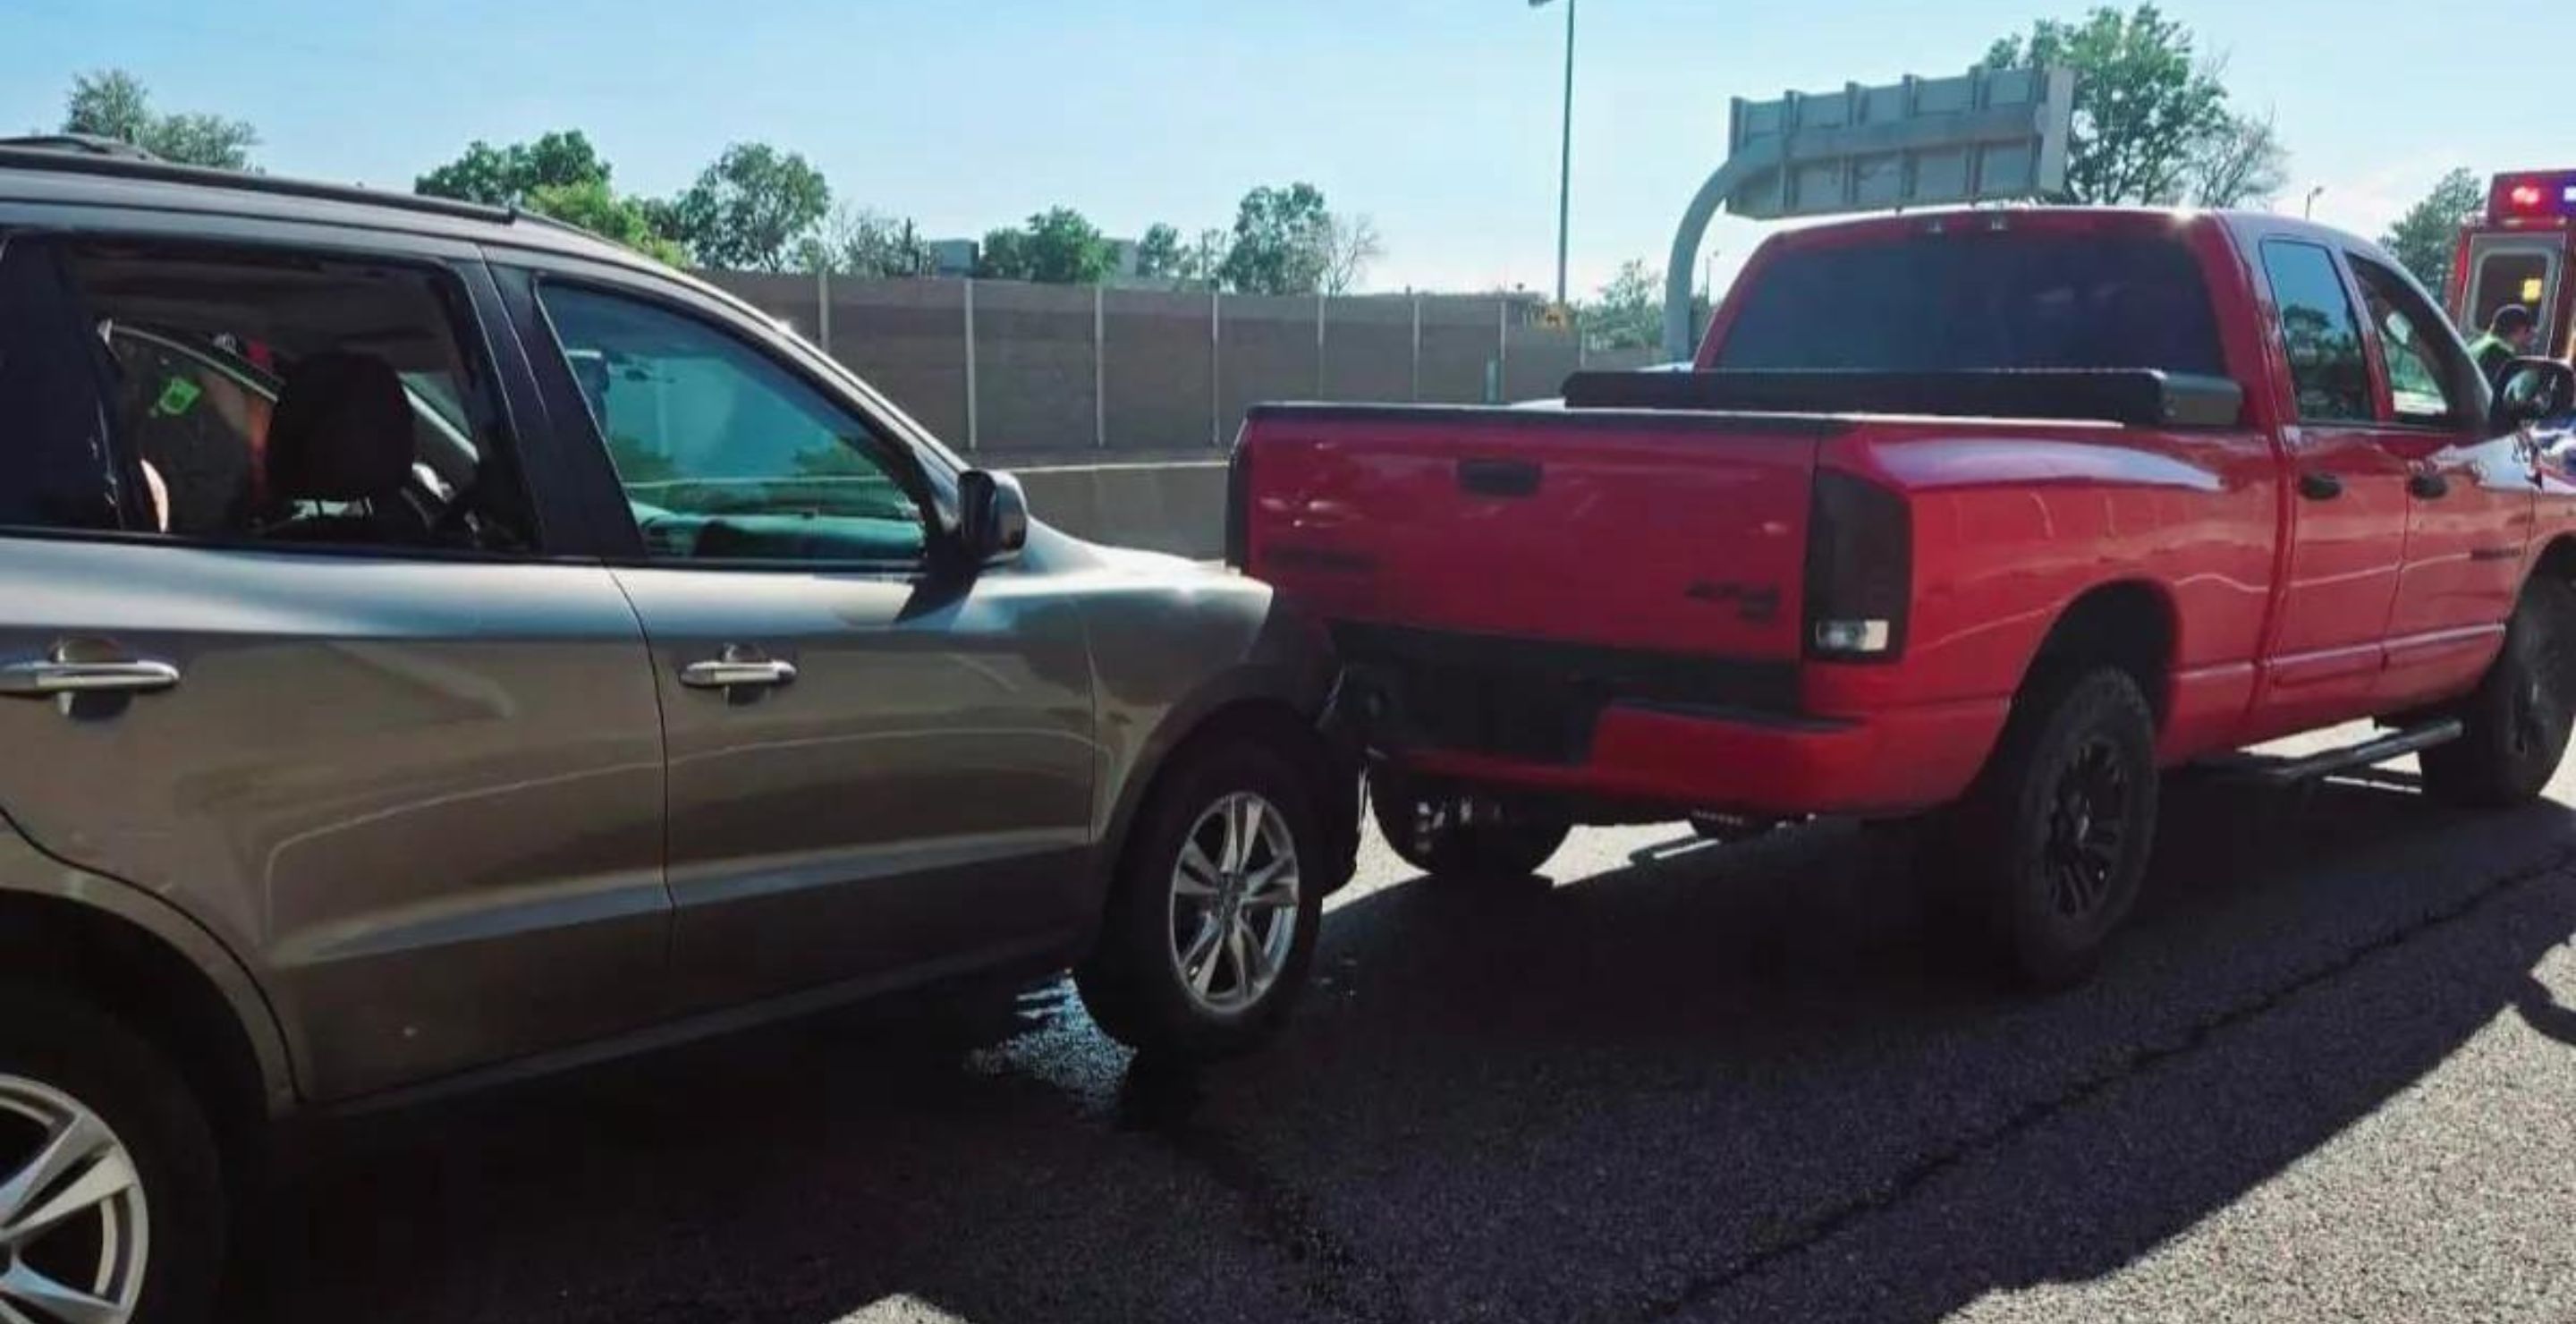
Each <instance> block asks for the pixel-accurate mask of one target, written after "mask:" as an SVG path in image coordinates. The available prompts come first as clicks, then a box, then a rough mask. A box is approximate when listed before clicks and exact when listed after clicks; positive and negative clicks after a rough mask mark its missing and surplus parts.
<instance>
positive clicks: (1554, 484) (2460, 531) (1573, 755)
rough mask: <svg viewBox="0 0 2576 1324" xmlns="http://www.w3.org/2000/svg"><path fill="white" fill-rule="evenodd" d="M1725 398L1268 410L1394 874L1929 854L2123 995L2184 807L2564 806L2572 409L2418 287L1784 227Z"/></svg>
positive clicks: (2147, 224)
mask: <svg viewBox="0 0 2576 1324" xmlns="http://www.w3.org/2000/svg"><path fill="white" fill-rule="evenodd" d="M1696 367H1697V370H1696V371H1694V372H1689V373H1616V374H1577V375H1576V376H1575V377H1574V378H1572V379H1571V380H1569V381H1568V382H1567V384H1566V387H1567V390H1566V408H1564V409H1563V410H1526V409H1524V410H1511V409H1472V408H1451V407H1420V406H1415V407H1405V406H1374V405H1363V406H1352V405H1276V406H1266V407H1261V408H1257V409H1255V410H1254V411H1253V412H1252V414H1251V416H1250V418H1249V419H1248V421H1247V423H1246V425H1245V427H1244V431H1243V435H1242V438H1241V440H1240V442H1239V444H1238V445H1237V448H1236V451H1235V460H1234V464H1235V470H1234V476H1233V477H1234V481H1233V490H1232V497H1231V504H1232V509H1231V511H1230V519H1229V530H1228V534H1229V544H1230V547H1229V555H1230V559H1231V560H1232V561H1233V562H1234V564H1236V565H1237V566H1238V567H1240V568H1242V569H1243V570H1244V571H1246V572H1247V573H1250V574H1253V575H1257V576H1260V577H1262V578H1265V579H1268V580H1270V581H1271V582H1272V583H1274V584H1275V585H1277V587H1278V588H1279V590H1280V591H1281V592H1282V593H1284V594H1286V595H1287V596H1288V597H1290V598H1291V599H1293V600H1295V601H1297V602H1299V603H1300V604H1302V605H1303V606H1304V608H1305V609H1306V610H1307V611H1309V612H1310V613H1311V614H1312V615H1314V616H1315V617H1316V618H1317V619H1319V620H1320V621H1321V622H1323V623H1324V626H1325V628H1327V629H1329V631H1330V632H1331V634H1332V636H1333V640H1334V644H1335V647H1336V648H1337V650H1338V651H1339V654H1340V658H1341V662H1342V666H1343V681H1342V690H1341V694H1340V696H1339V699H1338V703H1337V711H1338V712H1340V713H1341V714H1343V715H1344V716H1345V717H1347V718H1348V719H1349V720H1350V721H1351V722H1352V723H1353V725H1355V726H1356V727H1357V728H1358V730H1359V732H1360V734H1361V736H1362V738H1363V739H1364V740H1365V742H1366V746H1367V749H1368V752H1369V755H1370V758H1371V778H1372V787H1373V791H1374V795H1373V799H1374V801H1375V803H1376V806H1377V812H1378V818H1379V822H1380V824H1381V826H1382V827H1383V828H1384V829H1385V831H1386V835H1387V837H1388V839H1389V841H1390V842H1391V843H1392V844H1393V846H1394V847H1395V849H1396V850H1397V851H1398V852H1399V853H1400V854H1402V855H1403V856H1404V857H1405V858H1406V859H1408V860H1409V861H1411V862H1412V863H1413V864H1415V865H1416V866H1417V867H1420V868H1423V869H1425V870H1426V871H1428V872H1431V873H1434V874H1442V873H1459V874H1475V873H1489V874H1490V873H1526V872H1528V871H1530V870H1532V869H1535V868H1537V867H1538V866H1539V865H1541V864H1543V863H1544V862H1545V860H1546V858H1547V857H1548V855H1549V854H1550V853H1552V852H1553V851H1554V850H1555V848H1556V846H1557V845H1558V844H1559V843H1560V842H1561V841H1562V840H1563V838H1564V835H1565V832H1566V830H1567V828H1568V827H1569V826H1570V825H1572V824H1577V823H1607V822H1634V821H1656V820H1662V819H1670V818H1675V817H1681V816H1690V817H1692V818H1693V820H1694V821H1695V822H1698V823H1701V824H1702V825H1703V826H1704V830H1710V831H1712V832H1717V833H1723V832H1728V831H1734V830H1741V829H1743V828H1745V827H1746V826H1748V825H1752V824H1757V823H1769V822H1777V821H1783V820H1789V819H1795V818H1801V817H1805V816H1810V815H1851V816H1859V817H1862V818H1866V819H1915V818H1919V817H1928V819H1929V822H1930V823H1931V824H1932V825H1934V826H1935V828H1936V829H1937V830H1935V831H1932V832H1929V833H1926V834H1924V835H1922V836H1921V837H1919V838H1918V840H1919V841H1921V842H1922V843H1923V845H1922V846H1921V847H1920V849H1919V851H1918V856H1919V862H1920V863H1923V864H1927V865H1929V866H1931V867H1930V869H1929V870H1927V872H1929V873H1931V874H1932V875H1934V876H1935V877H1936V878H1937V879H1940V880H1944V881H1947V882H1949V883H1951V884H1953V886H1951V887H1948V888H1944V889H1942V891H1943V894H1944V895H1947V896H1950V897H1953V898H1957V899H1961V900H1964V901H1965V902H1967V903H1968V904H1967V905H1966V906H1965V907H1964V909H1965V912H1966V913H1967V914H1969V915H1971V916H1973V917H1974V918H1975V919H1976V920H1977V921H1978V931H1979V932H1981V933H1982V934H1984V935H1985V936H1987V937H1988V938H1990V939H1991V940H1992V942H1993V945H1994V948H1995V952H1996V955H1997V956H1998V957H1999V958H2001V960H2002V961H2003V962H2004V963H2005V967H2006V968H2007V969H2008V970H2009V971H2011V972H2013V973H2015V974H2018V975H2019V976H2021V977H2023V978H2025V979H2027V980H2029V981H2032V982H2035V983H2040V984H2055V983H2062V982H2066V981H2069V980H2072V979H2074V978H2076V977H2078V976H2080V975H2081V974H2083V973H2084V972H2085V971H2086V970H2087V969H2089V967H2090V965H2091V964H2092V962H2093V961H2094V960H2095V959H2096V957H2097V955H2098V953H2099V951H2100V949H2101V947H2102V944H2103V943H2104V941H2105V940H2106V938H2107V937H2108V936H2109V934H2110V933H2111V932H2112V930H2113V929H2114V928H2115V927H2116V926H2117V925H2118V923H2119V922H2120V920H2121V919H2122V918H2123V916H2124V915H2125V914H2126V913H2127V911H2128V910H2129V908H2130V905H2131V903H2132V901H2133V900H2134V898H2135V896H2136V893H2137V890H2138V886H2139V883H2140V880H2141V878H2142V877H2143V876H2144V873H2145V870H2146V864H2147V854H2148V848H2149V845H2150V843H2151V841H2152V839H2153V836H2154V830H2155V812H2156V797H2157V780H2158V774H2159V771H2160V770H2161V769H2164V768H2169V767H2172V766H2174V765H2177V764H2181V763H2184V762H2187V761H2192V760H2199V759H2203V758H2206V757H2209V756H2213V755H2220V754H2223V753H2225V752H2227V751H2231V750H2235V749H2237V748H2239V747H2242V746H2246V745H2251V744H2255V743H2258V742H2262V741H2266V740H2270V739H2272V738H2275V737H2279V736H2284V735H2288V734H2291V733H2295V732H2300V731H2306V730H2310V729H2313V728H2319V727H2326V726H2332V725H2336V724H2339V723H2344V722H2348V721H2351V720H2353V719H2357V718H2376V719H2378V720H2379V721H2380V722H2381V723H2382V724H2384V725H2385V726H2386V727H2388V728H2390V733H2389V734H2384V735H2378V736H2376V737H2375V738H2373V739H2371V740H2369V741H2367V742H2365V743H2363V744H2360V745H2357V746H2354V747H2352V748H2350V749H2346V750H2341V751H2337V752H2334V753H2331V754H2327V755H2322V756H2318V757H2314V758H2310V759H2306V760H2302V761H2299V762H2297V763H2292V764H2288V765H2272V770H2273V771H2275V772H2276V773H2281V774H2283V775H2300V774H2313V773H2315V772H2318V771H2322V770H2326V769H2330V768H2333V767H2340V766H2352V765H2357V764H2360V763H2367V762H2378V761H2382V760H2385V759H2388V758H2393V757H2396V756H2397V755H2400V754H2405V753H2415V752H2420V754H2421V766H2422V769H2423V779H2424V785H2425V788H2426V789H2427V790H2428V791H2429V792H2431V793H2433V794H2435V795H2438V796H2440V797H2442V798H2444V799H2447V800H2452V801H2458V802H2464V803H2474V804H2503V803H2509V802H2513V801H2519V800H2523V799H2526V798H2529V797H2532V796H2535V795H2537V794H2538V793H2539V792H2540V791H2541V789H2542V788H2543V787H2544V786H2545V785H2546V784H2547V783H2548V781H2549V779H2550V777H2551V775H2552V773H2553V772H2554V770H2555V769H2556V767H2557V765H2558V762H2559V759H2560V756H2561V755H2562V753H2563V752H2564V750H2565V748H2566V745H2567V740H2568V731H2569V724H2570V719H2571V715H2572V714H2576V485H2571V484H2570V483H2569V482H2568V481H2567V478H2566V475H2565V473H2564V472H2563V471H2562V470H2561V469H2560V468H2559V467H2558V466H2557V465H2556V463H2555V462H2554V461H2552V460H2550V459H2549V458H2548V457H2546V456H2545V455H2544V454H2543V452H2542V449H2541V448H2540V447H2539V446H2538V445H2537V444H2536V443H2535V441H2534V432H2533V427H2534V424H2535V423H2536V422H2537V421H2539V420H2541V419H2543V418H2546V417H2550V416H2552V415H2554V414H2555V413H2558V412H2563V411H2565V410H2567V409H2568V408H2569V407H2570V400H2571V397H2576V375H2571V373H2570V372H2569V369H2568V368H2567V366H2566V365H2564V364H2558V363H2552V362H2548V361H2545V360H2536V359H2534V360H2522V361H2518V362H2517V363H2515V364H2513V365H2511V366H2510V367H2509V369H2508V371H2507V373H2506V374H2505V377H2504V379H2503V384H2502V386H2501V389H2497V390H2491V388H2490V383H2489V382H2488V381H2486V380H2484V379H2482V378H2481V377H2480V375H2479V373H2478V372H2477V370H2476V368H2475V367H2474V366H2473V365H2472V364H2471V362H2470V360H2469V357H2468V355H2467V353H2466V352H2465V349H2464V347H2463V345H2462V344H2461V342H2460V339H2459V337H2458V335H2457V334H2456V333H2455V332H2454V331H2453V329H2452V328H2451V326H2450V325H2449V324H2448V322H2446V321H2445V320H2444V318H2443V317H2442V315H2441V314H2440V313H2439V312H2438V311H2437V310H2436V308H2435V305H2434V303H2433V301H2432V300H2431V299H2430V298H2428V297H2427V296H2426V295H2425V293H2424V291H2423V290H2422V289H2421V288H2420V287H2419V286H2418V285H2417V284H2416V283H2415V282H2414V281H2413V280H2412V279H2410V278H2409V277H2408V276H2406V275H2405V274H2404V271H2403V269H2402V268H2401V267H2399V266H2398V265H2397V263H2396V262H2394V261H2393V260H2391V259H2390V258H2389V257H2388V256H2387V255H2386V254H2384V253H2382V252H2381V251H2379V250H2378V249H2377V248H2375V247H2373V246H2372V245H2370V244H2369V243H2366V242H2364V241H2362V240H2359V239H2355V238H2353V237H2351V236H2348V235H2344V234H2340V233H2337V232H2335V231H2332V230H2328V229H2325V228H2322V227H2318V226H2314V225H2309V224H2305V223H2302V222H2299V221H2295V220H2288V219H2284V218H2281V217H2276V216H2270V215H2238V214H2213V213H2173V212H2160V211H2143V210H2098V209H2083V210H2078V209H2035V210H2010V211H1976V212H1953V213H1945V214H1928V215H1913V216H1904V217H1900V218H1893V219H1876V220H1869V221H1864V222H1857V223H1849V224H1839V225H1832V226H1824V227H1819V228H1813V229H1805V230H1799V231H1795V232H1791V233H1785V234H1780V235H1777V236H1774V237H1773V238H1772V239H1771V240H1770V241H1769V242H1767V243H1766V244H1764V245H1763V246H1762V248H1761V250H1760V251H1759V252H1758V253H1757V254H1756V255H1755V256H1754V257H1753V259H1752V260H1751V262H1750V264H1749V265H1748V266H1747V268H1746V270H1745V272H1744V274H1743V276H1742V277H1741V279H1739V280H1738V282H1737V283H1736V285H1735V287H1734V289H1733V290H1732V291H1731V292H1730V294H1729V296H1728V298H1727V300H1726V302H1725V304H1724V306H1723V307H1721V308H1720V309H1719V310H1718V312H1717V315H1716V316H1715V318H1714V319H1713V320H1712V323H1711V326H1710V329H1709V334H1708V337H1707V340H1706V343H1705V344H1704V345H1703V346H1702V347H1701V349H1700V352H1699V356H1698V360H1697V365H1696Z"/></svg>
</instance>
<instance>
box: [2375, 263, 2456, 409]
mask: <svg viewBox="0 0 2576 1324" xmlns="http://www.w3.org/2000/svg"><path fill="white" fill-rule="evenodd" d="M2352 274H2353V275H2354V276H2355V277H2356V278H2358V279H2359V280H2360V281H2361V297H2362V300H2363V301H2364V302H2365V303H2367V304H2368V305H2369V306H2370V324H2371V325H2372V326H2374V327H2377V328H2378V330H2379V352H2380V357H2382V358H2384V359H2386V360H2388V398H2389V403H2390V406H2391V408H2392V409H2393V411H2394V413H2395V415H2396V418H2397V421H2399V422H2401V423H2424V424H2436V423H2449V422H2452V421H2453V420H2455V419H2457V418H2459V417H2460V409H2459V407H2458V405H2459V402H2458V401H2457V400H2455V399H2454V398H2453V396H2452V386H2451V385H2450V384H2451V383H2453V382H2456V381H2458V380H2459V376H2458V373H2457V368H2458V366H2459V364H2458V363H2457V362H2455V361H2454V356H2455V355H2458V354H2459V353H2460V351H2459V350H2458V349H2457V348H2455V347H2454V346H2453V345H2452V344H2451V343H2450V341H2449V339H2448V338H2447V337H2446V336H2445V335H2444V334H2443V332H2442V322H2441V318H2440V314H2438V313H2435V312H2434V311H2433V308H2432V306H2431V305H2430V304H2427V303H2425V302H2424V300H2423V297H2422V296H2420V295H2418V294H2417V293H2416V292H2415V290H2414V288H2413V287H2412V286H2410V285H2408V284H2407V283H2406V282H2405V281H2404V280H2403V279H2402V278H2400V277H2399V276H2398V275H2397V273H2396V272H2393V271H2390V270H2388V269H2386V268H2385V267H2382V266H2380V265H2378V264H2377V263H2374V262H2371V261H2369V260H2368V259H2365V258H2360V257H2356V258H2353V259H2352Z"/></svg>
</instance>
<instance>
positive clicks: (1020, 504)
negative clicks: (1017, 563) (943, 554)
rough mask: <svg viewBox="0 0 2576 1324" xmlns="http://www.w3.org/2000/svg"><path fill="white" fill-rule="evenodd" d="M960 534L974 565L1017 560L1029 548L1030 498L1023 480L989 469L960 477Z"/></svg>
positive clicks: (958, 494)
mask: <svg viewBox="0 0 2576 1324" xmlns="http://www.w3.org/2000/svg"><path fill="white" fill-rule="evenodd" d="M957 512H958V517H957V533H958V541H959V542H960V543H961V544H962V545H963V548H964V551H965V553H966V559H967V561H968V562H969V563H971V564H975V565H999V564H1002V563H1004V562H1007V561H1013V560H1017V559H1018V558H1019V555H1020V549H1021V548H1023V547H1026V546H1028V545H1029V498H1028V494H1027V493H1025V492H1022V491H1021V490H1020V480H1019V479H1017V478H1013V477H1012V476H1010V475H1009V474H1006V473H996V472H994V471H992V470H989V469H969V470H967V471H966V472H965V473H963V474H960V475H958V477H957Z"/></svg>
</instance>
